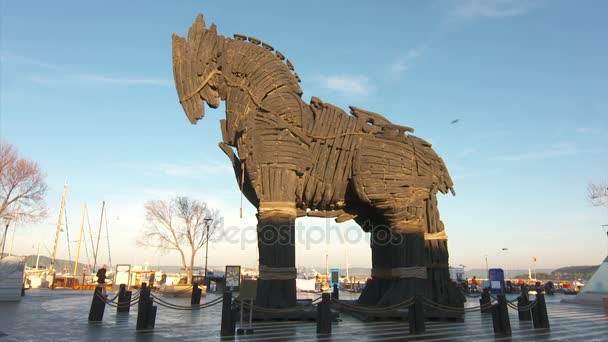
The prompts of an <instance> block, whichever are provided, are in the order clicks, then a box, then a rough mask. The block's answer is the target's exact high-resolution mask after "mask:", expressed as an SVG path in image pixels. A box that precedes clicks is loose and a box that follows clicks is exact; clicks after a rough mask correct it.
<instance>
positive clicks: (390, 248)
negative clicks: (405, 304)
mask: <svg viewBox="0 0 608 342" xmlns="http://www.w3.org/2000/svg"><path fill="white" fill-rule="evenodd" d="M417 211H418V210H417V208H416V207H412V208H407V207H394V208H390V209H388V210H383V211H382V214H378V215H377V216H376V217H375V218H374V219H372V220H370V224H371V227H370V228H371V233H372V236H371V244H370V245H371V249H372V274H371V275H372V279H371V280H370V281H369V282H368V283H367V284H366V288H365V289H364V291H363V292H362V293H361V296H360V298H359V300H358V302H359V303H360V304H365V305H378V306H385V305H392V304H397V303H400V302H402V301H404V300H406V299H408V298H412V297H413V296H415V295H425V294H426V292H427V289H428V280H427V269H426V260H425V240H424V224H423V223H424V222H423V220H421V219H419V218H416V214H417V213H418V212H417Z"/></svg>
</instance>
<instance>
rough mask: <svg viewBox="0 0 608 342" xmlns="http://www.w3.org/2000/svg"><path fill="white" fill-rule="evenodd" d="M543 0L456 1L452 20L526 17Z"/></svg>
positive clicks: (451, 11) (452, 11) (450, 13)
mask: <svg viewBox="0 0 608 342" xmlns="http://www.w3.org/2000/svg"><path fill="white" fill-rule="evenodd" d="M541 3H542V1H541V0H456V1H454V4H453V6H452V8H451V9H450V11H449V16H450V17H451V18H460V19H472V18H500V17H514V16H519V15H524V14H526V13H528V12H530V11H531V10H533V9H535V8H537V7H539V6H540V4H541Z"/></svg>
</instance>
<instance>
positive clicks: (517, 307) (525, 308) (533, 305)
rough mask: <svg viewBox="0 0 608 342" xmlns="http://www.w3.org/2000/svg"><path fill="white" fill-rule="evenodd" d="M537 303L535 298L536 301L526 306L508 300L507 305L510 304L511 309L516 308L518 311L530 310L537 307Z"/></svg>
mask: <svg viewBox="0 0 608 342" xmlns="http://www.w3.org/2000/svg"><path fill="white" fill-rule="evenodd" d="M537 304H538V301H537V300H535V301H532V302H530V304H528V305H526V306H522V307H519V306H517V305H513V304H511V303H509V302H507V306H509V307H510V308H511V309H513V310H516V311H529V310H532V308H533V307H535V306H536V305H537Z"/></svg>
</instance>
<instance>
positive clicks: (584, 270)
mask: <svg viewBox="0 0 608 342" xmlns="http://www.w3.org/2000/svg"><path fill="white" fill-rule="evenodd" d="M599 267H600V265H596V266H568V267H562V268H558V269H556V270H554V271H553V272H551V274H552V275H553V276H554V277H555V278H556V279H557V280H570V279H589V278H591V276H592V275H593V273H595V271H597V269H598V268H599Z"/></svg>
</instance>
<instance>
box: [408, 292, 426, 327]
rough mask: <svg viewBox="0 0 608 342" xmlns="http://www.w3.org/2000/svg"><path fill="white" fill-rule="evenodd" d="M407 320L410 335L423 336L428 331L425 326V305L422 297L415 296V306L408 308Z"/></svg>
mask: <svg viewBox="0 0 608 342" xmlns="http://www.w3.org/2000/svg"><path fill="white" fill-rule="evenodd" d="M407 318H408V321H409V324H410V334H415V335H416V334H422V333H424V331H425V330H426V327H425V324H424V304H422V297H420V296H415V297H414V304H412V305H410V306H409V308H408V314H407Z"/></svg>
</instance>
